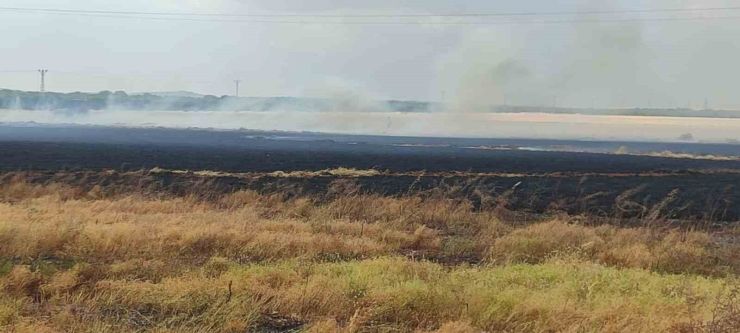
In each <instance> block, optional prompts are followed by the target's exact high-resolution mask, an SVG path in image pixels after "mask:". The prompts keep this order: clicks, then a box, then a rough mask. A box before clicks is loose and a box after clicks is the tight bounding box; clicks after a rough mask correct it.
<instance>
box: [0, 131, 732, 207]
mask: <svg viewBox="0 0 740 333" xmlns="http://www.w3.org/2000/svg"><path fill="white" fill-rule="evenodd" d="M481 146H483V147H487V148H488V149H471V148H470V147H481ZM622 146H626V147H628V148H629V149H631V150H633V151H662V150H671V151H674V152H682V153H692V154H721V155H727V156H736V155H740V154H738V153H737V146H734V145H703V144H670V143H620V142H579V141H547V140H514V139H506V140H501V139H490V140H486V139H440V138H393V137H362V136H345V135H322V134H314V133H274V132H271V133H265V132H252V131H207V130H174V129H157V128H154V129H126V128H100V127H20V126H1V127H0V160H1V162H0V171H2V172H3V173H4V178H5V179H9V177H11V176H13V175H17V174H16V172H18V171H22V172H26V171H33V172H26V173H23V175H24V177H27V178H28V179H29V181H31V182H34V183H44V182H50V181H55V182H59V181H63V182H66V183H70V184H74V185H75V186H80V185H85V184H87V186H95V185H100V186H102V187H103V188H107V189H109V190H111V191H115V190H116V188H121V187H132V186H139V185H141V184H142V183H141V182H142V179H144V185H145V186H144V187H146V188H148V189H150V190H152V191H155V192H166V193H171V194H175V195H182V194H187V193H194V192H197V189H198V188H199V187H203V186H207V187H208V189H209V191H216V192H229V191H235V190H239V189H255V190H259V191H262V192H276V191H277V192H285V193H288V194H290V195H312V196H325V195H327V192H328V191H329V189H330V188H332V184H334V183H336V182H337V181H350V182H352V183H353V184H355V185H356V186H357V188H359V189H360V190H361V191H363V192H369V193H377V194H381V195H392V196H399V195H405V194H408V193H410V192H414V193H420V192H434V191H436V194H435V195H444V193H445V192H447V193H453V192H454V196H457V197H460V196H464V197H466V198H468V199H470V200H472V201H473V202H475V204H476V205H485V204H486V202H485V201H486V200H489V199H486V198H490V197H494V198H500V197H502V196H506V205H507V208H509V209H512V210H516V211H525V212H532V213H535V214H540V213H544V212H549V211H562V212H567V213H569V214H581V213H587V214H590V215H604V216H614V215H624V216H635V217H640V216H641V215H644V214H648V213H649V212H650V210H651V209H653V207H655V206H656V205H658V204H659V203H661V202H664V201H665V199H666V198H668V197H671V196H674V197H671V199H670V202H669V203H668V206H666V207H665V208H662V212H661V214H663V215H665V216H666V217H670V218H677V219H678V218H680V219H694V220H715V221H735V220H738V219H740V206H738V203H740V189H738V188H737V187H736V186H735V184H736V183H737V182H738V180H740V174H738V172H737V171H736V170H740V162H739V161H715V160H704V159H674V158H656V157H647V156H632V155H614V154H604V153H582V152H573V151H576V150H581V151H609V150H610V149H612V148H615V147H622ZM504 148H505V149H504ZM566 148H567V149H568V150H571V151H569V152H565V151H532V150H529V149H552V150H556V149H566ZM155 167H158V168H162V169H165V170H195V171H198V170H211V171H222V172H228V173H251V174H250V175H248V176H244V175H241V176H239V175H230V176H229V175H227V176H220V177H206V176H203V175H193V174H178V173H168V172H158V173H152V172H149V170H151V169H152V168H155ZM340 167H344V168H355V169H359V170H367V169H375V170H379V171H381V173H380V174H377V175H373V176H369V177H359V178H354V177H352V178H351V179H343V177H337V176H333V175H329V174H326V175H323V176H320V177H276V176H274V175H271V174H269V173H272V172H275V171H284V172H291V171H306V170H311V171H316V170H324V169H333V168H340ZM103 170H117V171H118V172H116V173H113V174H111V173H101V172H100V171H103ZM59 171H64V172H63V173H59ZM421 171H425V172H426V173H421ZM126 172H128V173H126ZM594 173H596V174H594ZM142 177H143V178H142ZM626 192H634V193H632V194H631V195H629V196H627V197H625V196H624V193H626ZM620 200H621V203H618V201H620ZM625 203H627V205H626V206H625Z"/></svg>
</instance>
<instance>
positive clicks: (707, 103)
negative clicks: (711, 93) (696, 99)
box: [704, 98, 709, 110]
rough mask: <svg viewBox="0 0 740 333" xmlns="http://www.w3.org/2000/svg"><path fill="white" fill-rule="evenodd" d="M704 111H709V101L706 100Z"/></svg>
mask: <svg viewBox="0 0 740 333" xmlns="http://www.w3.org/2000/svg"><path fill="white" fill-rule="evenodd" d="M704 110H709V99H708V98H704Z"/></svg>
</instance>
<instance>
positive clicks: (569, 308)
mask: <svg viewBox="0 0 740 333" xmlns="http://www.w3.org/2000/svg"><path fill="white" fill-rule="evenodd" d="M345 190H346V189H345ZM732 235H734V231H733V230H730V229H728V230H725V231H724V236H723V238H721V239H722V240H723V241H721V242H720V241H718V238H717V237H716V235H712V234H709V233H704V232H698V231H688V230H679V229H670V230H662V229H656V228H648V227H643V228H619V227H614V226H596V227H590V226H582V225H574V224H571V223H569V221H568V220H567V219H563V220H556V221H549V222H545V223H539V224H533V225H527V226H520V225H517V224H510V223H508V222H507V221H506V220H505V219H504V220H502V218H500V217H499V215H498V214H497V213H496V212H495V211H491V212H479V211H478V212H477V211H475V210H474V209H473V208H472V206H471V205H470V203H469V202H467V201H459V200H450V199H429V198H426V199H422V198H419V197H406V198H387V197H380V196H363V195H339V193H337V195H336V196H335V197H334V198H333V199H332V200H329V201H326V200H321V201H317V200H313V199H312V198H306V197H303V198H300V197H299V198H292V199H290V200H287V199H286V198H285V197H284V196H282V195H279V194H274V195H259V194H257V193H255V192H248V191H247V192H236V193H233V194H230V195H225V196H223V197H221V198H217V199H216V200H209V201H205V200H200V199H197V198H196V197H195V196H186V197H171V198H166V199H163V198H156V197H145V196H141V195H127V196H126V195H124V196H116V197H101V196H100V195H99V194H96V193H95V191H94V190H93V191H89V192H80V190H79V189H77V188H70V187H67V186H61V185H51V186H32V185H29V184H26V183H24V182H22V181H15V182H11V183H8V184H6V185H4V186H3V187H1V188H0V289H1V290H2V293H0V331H8V332H64V331H73V332H247V331H256V332H260V331H264V332H274V331H290V330H295V329H301V330H306V331H309V332H440V333H450V332H455V333H456V332H460V333H464V332H480V331H484V330H485V331H489V332H679V331H681V332H683V331H686V332H689V331H687V330H688V329H695V330H694V331H691V332H699V331H702V330H701V329H703V328H707V327H710V326H708V325H709V324H707V325H703V324H702V323H704V322H707V323H710V324H711V323H712V322H713V321H712V318H713V317H714V318H718V316H719V315H717V314H716V313H715V314H713V310H714V309H715V304H717V301H716V299H717V295H724V294H726V293H727V290H726V288H725V286H726V285H728V284H732V283H734V282H733V281H734V276H735V273H736V272H737V271H738V270H739V269H740V267H739V266H738V264H737V263H738V262H740V260H738V258H737V255H738V254H737V253H740V252H738V251H737V250H738V247H737V246H736V245H733V244H731V242H729V241H727V240H728V239H733V238H732V237H733V236H732ZM728 237H729V238H728ZM727 308H728V307H723V309H727ZM725 312H727V311H725ZM725 315H726V313H725ZM722 318H724V317H722ZM703 331H706V332H710V331H711V329H704V330H703Z"/></svg>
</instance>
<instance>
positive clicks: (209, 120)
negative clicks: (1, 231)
mask: <svg viewBox="0 0 740 333" xmlns="http://www.w3.org/2000/svg"><path fill="white" fill-rule="evenodd" d="M0 122H36V123H41V124H85V125H103V126H162V127H177V128H188V127H196V128H214V129H232V130H233V129H239V128H246V129H256V130H282V131H316V132H328V133H343V134H368V135H378V134H383V135H402V136H442V137H469V138H475V137H479V138H543V139H544V138H547V139H582V140H629V141H641V140H646V141H655V140H657V141H683V140H689V141H694V140H697V141H703V142H737V140H740V134H738V133H740V119H721V120H718V119H710V118H671V117H628V116H593V115H569V114H562V115H555V114H507V113H497V114H486V113H468V114H456V113H448V112H446V113H400V112H280V111H272V112H248V111H246V112H227V111H213V112H207V111H204V112H198V111H195V112H179V111H136V112H133V111H114V110H106V111H91V112H88V113H84V114H81V113H64V112H53V111H24V110H15V111H14V110H0ZM687 134H690V136H688V137H687Z"/></svg>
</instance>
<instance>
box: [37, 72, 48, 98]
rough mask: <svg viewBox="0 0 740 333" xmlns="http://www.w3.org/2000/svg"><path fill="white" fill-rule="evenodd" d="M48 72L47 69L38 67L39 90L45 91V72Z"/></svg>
mask: <svg viewBox="0 0 740 333" xmlns="http://www.w3.org/2000/svg"><path fill="white" fill-rule="evenodd" d="M48 72H49V70H48V69H39V74H41V92H45V91H46V73H48Z"/></svg>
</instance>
